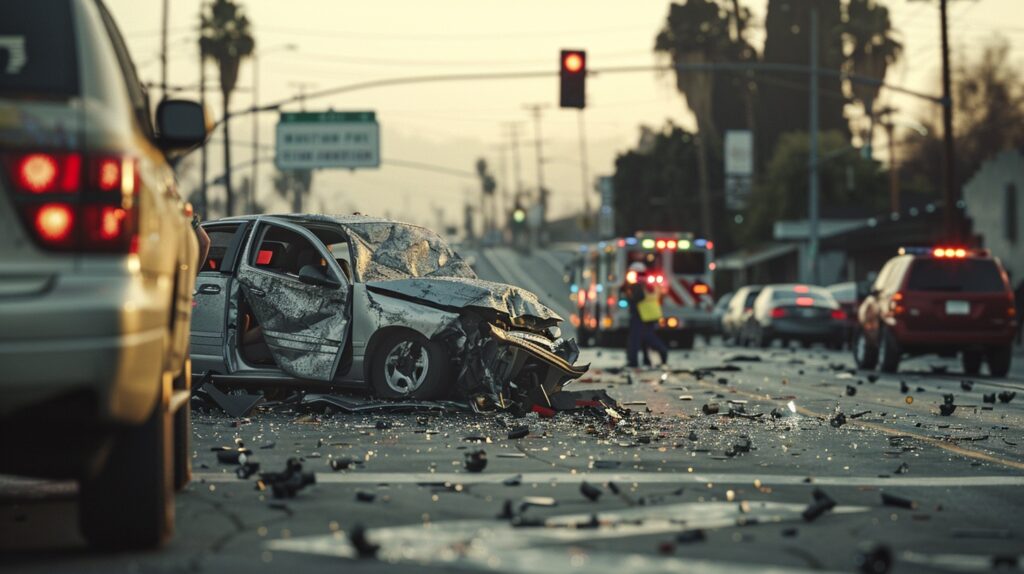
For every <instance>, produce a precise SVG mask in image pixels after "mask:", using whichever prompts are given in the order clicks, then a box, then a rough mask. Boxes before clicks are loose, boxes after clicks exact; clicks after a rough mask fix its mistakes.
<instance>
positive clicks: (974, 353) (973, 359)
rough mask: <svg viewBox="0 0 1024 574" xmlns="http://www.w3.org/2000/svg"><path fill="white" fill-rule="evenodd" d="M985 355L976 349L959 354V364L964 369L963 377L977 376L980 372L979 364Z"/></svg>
mask: <svg viewBox="0 0 1024 574" xmlns="http://www.w3.org/2000/svg"><path fill="white" fill-rule="evenodd" d="M984 359H985V354H984V353H983V352H982V351H980V350H978V349H966V350H964V351H963V352H962V353H960V363H961V364H962V365H963V367H964V374H965V375H977V374H978V373H980V372H981V363H982V361H983V360H984Z"/></svg>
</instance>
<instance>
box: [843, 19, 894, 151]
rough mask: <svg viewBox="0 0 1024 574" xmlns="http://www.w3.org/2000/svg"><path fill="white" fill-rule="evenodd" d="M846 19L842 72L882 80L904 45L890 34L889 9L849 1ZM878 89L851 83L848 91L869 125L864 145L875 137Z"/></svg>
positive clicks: (874, 85)
mask: <svg viewBox="0 0 1024 574" xmlns="http://www.w3.org/2000/svg"><path fill="white" fill-rule="evenodd" d="M845 16H846V17H845V18H844V19H843V23H842V33H843V43H844V44H845V50H844V51H845V52H846V54H845V56H846V57H845V59H844V62H843V67H844V69H845V71H846V72H847V73H850V74H856V75H858V76H865V77H868V78H874V79H876V80H878V81H882V80H884V79H885V73H886V71H887V70H888V69H889V66H891V65H893V64H895V63H896V61H897V60H898V59H899V57H900V54H901V53H902V52H903V45H902V44H901V43H900V42H899V41H898V40H896V39H895V37H894V35H893V34H894V32H893V28H892V21H891V20H890V19H889V9H888V8H886V7H885V6H882V5H880V4H878V3H877V2H875V0H850V1H849V3H848V4H847V5H846V15H845ZM880 89H881V86H878V85H876V84H866V83H863V82H852V81H851V82H850V91H851V92H852V93H853V97H854V99H855V100H857V101H858V102H860V104H861V105H862V106H863V107H864V113H865V115H867V117H868V119H869V122H870V124H869V127H868V135H867V142H871V141H872V140H873V139H874V135H875V134H874V129H875V121H874V120H875V113H874V104H875V100H876V99H877V98H878V92H879V90H880Z"/></svg>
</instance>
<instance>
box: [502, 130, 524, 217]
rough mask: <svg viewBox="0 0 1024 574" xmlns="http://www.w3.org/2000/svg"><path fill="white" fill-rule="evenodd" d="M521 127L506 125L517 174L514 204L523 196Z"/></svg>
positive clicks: (513, 166)
mask: <svg viewBox="0 0 1024 574" xmlns="http://www.w3.org/2000/svg"><path fill="white" fill-rule="evenodd" d="M519 126H520V124H519V122H506V123H505V128H506V129H507V130H508V135H509V139H510V140H511V145H512V169H513V170H514V171H515V172H516V193H515V201H514V202H513V203H517V202H518V201H519V199H520V198H521V197H522V195H523V171H522V165H520V163H519Z"/></svg>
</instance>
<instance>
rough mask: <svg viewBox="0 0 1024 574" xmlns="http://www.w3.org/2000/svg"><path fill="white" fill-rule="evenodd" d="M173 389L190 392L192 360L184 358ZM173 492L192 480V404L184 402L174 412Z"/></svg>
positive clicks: (178, 490) (179, 490)
mask: <svg viewBox="0 0 1024 574" xmlns="http://www.w3.org/2000/svg"><path fill="white" fill-rule="evenodd" d="M174 389H175V390H177V391H180V390H187V391H189V393H190V396H191V392H192V361H191V360H190V359H188V358H186V359H185V364H184V365H183V366H182V369H181V374H180V375H178V378H177V379H175V380H174ZM173 420H174V423H173V424H174V427H173V432H174V435H173V436H174V492H181V490H182V489H184V488H185V487H186V486H188V483H189V482H191V481H192V405H191V404H190V402H186V403H185V404H183V405H181V406H180V407H179V408H178V411H177V412H176V413H174V419H173Z"/></svg>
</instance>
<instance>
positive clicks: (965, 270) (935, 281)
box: [907, 259, 1006, 293]
mask: <svg viewBox="0 0 1024 574" xmlns="http://www.w3.org/2000/svg"><path fill="white" fill-rule="evenodd" d="M907 289H908V290H909V291H956V292H961V293H999V292H1002V291H1003V290H1005V289H1006V286H1005V285H1004V284H1003V277H1002V274H1000V272H999V267H998V266H997V265H996V262H995V261H993V260H991V259H949V260H938V259H918V260H916V261H914V264H913V265H912V266H911V267H910V278H909V279H908V280H907Z"/></svg>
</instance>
